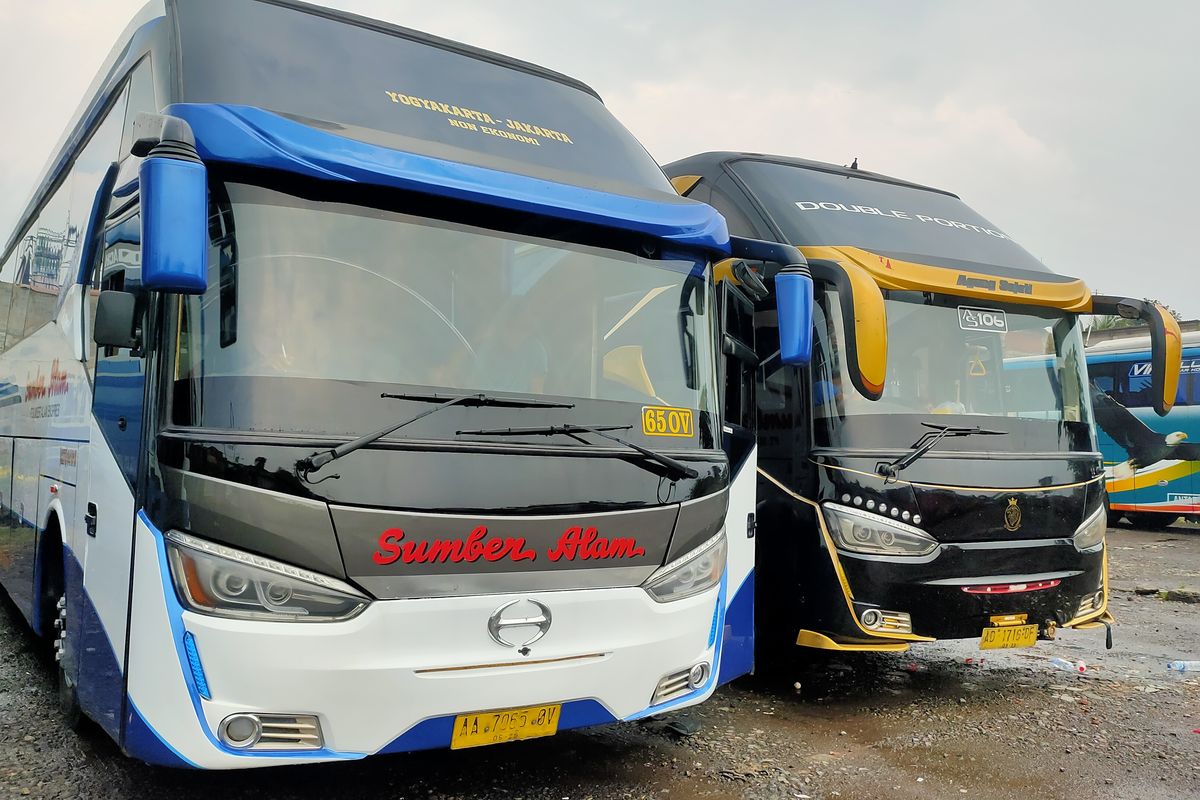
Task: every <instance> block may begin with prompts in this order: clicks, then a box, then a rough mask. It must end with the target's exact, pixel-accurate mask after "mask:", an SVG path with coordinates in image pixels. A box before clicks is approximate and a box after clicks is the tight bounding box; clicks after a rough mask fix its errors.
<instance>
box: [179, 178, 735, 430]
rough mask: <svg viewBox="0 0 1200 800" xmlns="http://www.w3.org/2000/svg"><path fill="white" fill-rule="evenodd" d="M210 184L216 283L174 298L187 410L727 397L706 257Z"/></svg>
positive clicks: (242, 417)
mask: <svg viewBox="0 0 1200 800" xmlns="http://www.w3.org/2000/svg"><path fill="white" fill-rule="evenodd" d="M213 194H214V200H213V202H212V207H213V210H212V212H211V222H210V232H211V235H212V246H211V250H210V254H209V280H208V286H209V289H208V291H207V293H206V294H204V295H201V296H193V297H186V298H182V299H181V300H180V301H179V310H178V323H177V327H178V334H177V335H178V339H179V344H178V348H177V358H176V365H175V370H174V379H175V380H174V383H175V388H174V393H173V394H174V403H173V421H174V422H175V424H177V425H190V426H201V427H217V428H237V429H244V430H270V431H283V432H319V433H360V432H361V431H362V429H363V427H364V423H363V420H362V419H356V418H353V415H352V414H346V413H334V411H333V410H331V409H326V411H325V412H324V413H320V411H319V409H317V408H315V406H314V405H313V404H312V403H308V404H304V403H300V402H294V401H292V400H291V395H293V394H296V393H310V392H314V391H319V392H322V393H324V396H326V397H329V398H330V399H331V400H334V401H336V398H337V395H336V391H335V393H334V394H333V395H330V394H329V392H330V391H331V390H330V389H329V388H328V385H329V384H331V383H335V384H339V385H342V386H344V387H345V388H346V389H347V391H349V390H351V389H352V388H353V387H359V388H361V387H362V386H363V385H364V384H367V385H374V387H375V388H374V389H372V392H373V395H372V396H373V397H375V398H378V397H379V394H380V392H381V389H380V387H379V385H383V386H385V387H391V386H400V387H422V388H423V389H424V390H427V391H428V390H432V391H438V390H443V391H446V392H463V391H479V392H489V393H517V394H525V395H548V396H554V397H566V398H583V399H585V400H588V399H590V400H601V401H603V400H608V401H625V402H632V403H641V404H660V405H667V406H678V407H683V408H690V409H695V410H698V411H701V412H705V411H712V410H714V409H715V407H716V402H717V394H716V388H715V375H716V368H715V356H714V349H715V332H714V329H713V324H714V322H713V319H714V317H713V311H712V310H713V297H712V292H713V290H712V279H711V274H710V268H709V265H708V264H707V263H706V262H705V261H704V260H702V259H701V260H694V259H690V258H683V257H679V256H676V257H673V258H664V259H658V260H656V259H648V258H642V257H639V256H635V255H631V254H627V253H623V252H619V251H615V250H607V249H600V248H596V247H588V246H581V245H575V244H567V243H563V242H558V241H552V240H547V239H539V238H534V237H529V236H523V235H515V234H507V233H500V232H496V231H492V230H486V229H483V228H477V227H471V226H468V225H462V224H456V223H449V222H443V221H437V220H432V219H427V218H421V217H415V216H410V215H406V214H402V213H397V212H394V211H388V210H382V209H378V208H371V207H365V206H357V205H349V204H344V203H335V202H322V201H319V200H312V199H304V198H301V197H297V196H294V195H291V194H285V193H283V192H280V191H276V190H273V189H268V188H263V187H259V186H252V185H247V184H228V185H225V186H221V187H217V189H216V190H214V193H213ZM218 195H221V197H218ZM226 196H227V198H228V199H227V201H226V199H225V197H226ZM315 382H321V383H322V384H323V385H325V387H326V388H322V389H316V388H315V385H316V383H315ZM252 386H257V389H254V388H249V387H252ZM382 391H388V389H386V388H385V389H383V390H382ZM301 409H304V410H301ZM392 413H393V414H394V413H395V411H394V408H393V411H392ZM348 417H350V418H348Z"/></svg>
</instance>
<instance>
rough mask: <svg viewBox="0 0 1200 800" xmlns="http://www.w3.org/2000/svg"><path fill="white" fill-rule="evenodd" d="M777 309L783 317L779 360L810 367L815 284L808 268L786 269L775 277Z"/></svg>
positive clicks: (791, 267) (780, 320) (780, 325)
mask: <svg viewBox="0 0 1200 800" xmlns="http://www.w3.org/2000/svg"><path fill="white" fill-rule="evenodd" d="M775 307H776V309H777V310H778V313H779V358H780V360H781V361H783V363H784V364H791V365H794V366H798V367H807V366H808V364H809V362H810V361H812V345H813V332H812V331H813V323H812V312H813V280H812V275H811V274H809V271H808V269H807V268H805V267H800V266H790V267H785V268H784V269H783V270H781V271H780V272H779V273H778V274H776V275H775Z"/></svg>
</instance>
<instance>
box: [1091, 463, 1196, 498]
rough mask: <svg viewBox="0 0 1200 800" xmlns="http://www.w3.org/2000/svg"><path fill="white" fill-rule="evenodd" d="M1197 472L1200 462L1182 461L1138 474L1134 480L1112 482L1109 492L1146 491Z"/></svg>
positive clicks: (1110, 482) (1109, 483)
mask: <svg viewBox="0 0 1200 800" xmlns="http://www.w3.org/2000/svg"><path fill="white" fill-rule="evenodd" d="M1196 472H1200V462H1197V461H1180V462H1179V463H1177V464H1170V465H1168V466H1165V467H1159V468H1158V469H1152V470H1147V471H1146V472H1139V473H1136V474H1135V475H1134V476H1133V477H1132V478H1117V479H1115V480H1110V481H1109V482H1108V491H1110V492H1128V491H1131V490H1133V489H1144V488H1146V487H1147V486H1154V485H1155V484H1156V483H1158V481H1177V480H1179V479H1180V478H1186V477H1187V476H1189V475H1192V474H1193V473H1196Z"/></svg>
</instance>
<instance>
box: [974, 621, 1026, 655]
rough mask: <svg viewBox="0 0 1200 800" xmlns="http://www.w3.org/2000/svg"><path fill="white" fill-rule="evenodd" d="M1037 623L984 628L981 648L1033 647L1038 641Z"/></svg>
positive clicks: (980, 642)
mask: <svg viewBox="0 0 1200 800" xmlns="http://www.w3.org/2000/svg"><path fill="white" fill-rule="evenodd" d="M1037 635H1038V626H1037V625H1011V626H1009V627H1007V628H984V629H983V637H982V638H981V639H980V640H979V649H980V650H999V649H1001V648H1004V647H1033V645H1034V643H1035V642H1037Z"/></svg>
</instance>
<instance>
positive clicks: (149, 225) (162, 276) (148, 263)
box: [138, 154, 208, 294]
mask: <svg viewBox="0 0 1200 800" xmlns="http://www.w3.org/2000/svg"><path fill="white" fill-rule="evenodd" d="M138 184H139V191H140V194H141V200H142V285H143V286H145V287H146V288H147V289H158V290H160V291H166V292H180V293H182V294H202V293H203V292H204V291H205V289H207V288H208V174H207V170H206V169H205V168H204V164H203V163H202V162H201V161H199V160H197V161H191V160H183V159H179V158H173V157H170V156H167V157H164V156H156V155H153V154H151V156H150V157H149V158H147V159H146V160H145V161H143V162H142V164H141V167H140V168H139V169H138Z"/></svg>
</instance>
